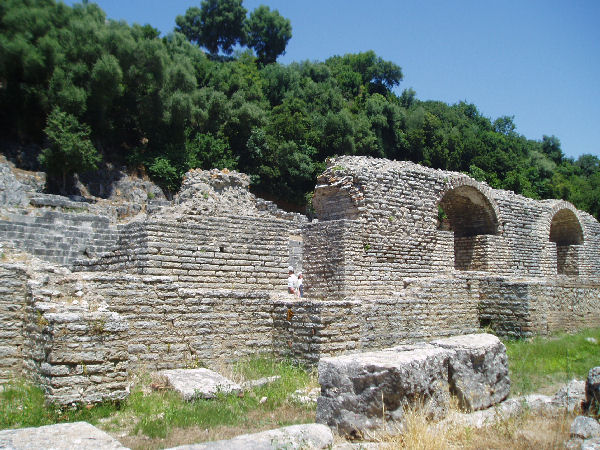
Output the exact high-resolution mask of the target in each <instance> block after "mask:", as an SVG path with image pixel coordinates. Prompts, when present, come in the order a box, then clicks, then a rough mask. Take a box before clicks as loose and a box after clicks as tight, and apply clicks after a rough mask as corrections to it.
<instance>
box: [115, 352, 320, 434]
mask: <svg viewBox="0 0 600 450" xmlns="http://www.w3.org/2000/svg"><path fill="white" fill-rule="evenodd" d="M232 371H233V373H234V374H235V375H238V376H239V377H240V378H243V379H246V380H251V379H257V378H263V377H269V376H274V375H279V376H280V377H281V378H280V379H278V380H276V381H274V382H272V383H269V384H267V385H265V386H262V387H258V388H254V389H252V390H250V391H248V392H245V393H243V394H240V395H238V394H228V395H225V394H219V395H218V396H217V397H216V398H214V399H211V400H203V399H198V400H194V401H191V402H186V401H184V400H182V399H181V398H180V397H179V396H178V395H177V394H176V393H175V392H172V391H162V392H152V393H150V394H144V393H143V392H142V391H141V390H135V391H134V392H132V394H131V396H130V397H129V399H128V400H127V402H126V404H125V408H124V412H125V413H126V412H129V411H130V412H132V413H133V414H134V416H136V417H138V418H139V421H138V423H137V424H136V426H135V429H134V433H135V434H137V433H143V434H145V435H146V436H148V437H151V438H156V437H158V438H164V437H166V436H167V435H168V433H169V431H170V430H172V429H173V428H186V427H191V426H199V427H202V428H211V427H216V426H221V425H225V426H241V427H244V428H246V427H247V428H252V427H253V426H255V425H256V423H254V422H255V420H256V419H255V418H254V417H255V416H257V415H258V416H260V415H263V414H264V415H268V413H270V412H272V411H275V410H277V409H278V408H281V407H282V406H284V405H287V404H290V402H291V401H290V395H291V394H292V393H293V392H294V391H296V390H297V389H300V388H303V387H305V386H307V385H309V384H310V383H311V374H310V373H309V372H307V371H306V370H305V369H304V368H302V367H300V366H297V365H294V364H292V363H291V362H289V361H277V360H275V359H274V358H269V357H259V358H253V359H250V360H246V361H242V362H239V363H237V364H236V365H234V366H233V368H232ZM265 398H266V400H264V399H265ZM261 399H262V400H263V402H262V403H261ZM294 407H295V408H304V409H314V406H312V407H302V406H299V405H294ZM250 413H253V414H252V415H251V414H250ZM250 415H251V416H252V417H249V416H250ZM287 422H288V421H286V420H285V417H282V420H281V421H280V422H278V424H279V423H280V424H282V426H283V425H287V424H289V423H287ZM292 422H293V423H297V421H296V420H292Z"/></svg>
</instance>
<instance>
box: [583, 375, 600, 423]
mask: <svg viewBox="0 0 600 450" xmlns="http://www.w3.org/2000/svg"><path fill="white" fill-rule="evenodd" d="M585 404H586V409H587V410H588V411H590V412H591V413H594V414H598V413H599V412H600V367H593V368H592V369H590V371H589V372H588V377H587V381H586V383H585Z"/></svg>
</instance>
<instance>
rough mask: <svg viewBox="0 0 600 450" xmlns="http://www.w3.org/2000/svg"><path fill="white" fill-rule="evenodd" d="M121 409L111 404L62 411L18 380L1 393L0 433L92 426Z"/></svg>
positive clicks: (70, 408) (36, 388)
mask: <svg viewBox="0 0 600 450" xmlns="http://www.w3.org/2000/svg"><path fill="white" fill-rule="evenodd" d="M118 409H119V405H118V404H116V403H112V402H107V403H100V404H96V405H93V406H91V405H90V407H86V405H79V406H75V407H61V406H58V405H52V404H47V403H45V400H44V392H43V391H42V390H41V389H40V388H38V387H37V386H33V385H31V384H29V383H27V382H25V381H23V380H15V381H12V382H10V383H8V384H7V385H5V386H4V390H3V391H2V392H0V429H6V428H24V427H39V426H42V425H50V424H53V423H61V422H78V421H85V422H89V423H91V424H96V423H98V420H99V419H101V418H104V417H108V416H110V415H111V414H114V413H115V412H116V411H117V410H118Z"/></svg>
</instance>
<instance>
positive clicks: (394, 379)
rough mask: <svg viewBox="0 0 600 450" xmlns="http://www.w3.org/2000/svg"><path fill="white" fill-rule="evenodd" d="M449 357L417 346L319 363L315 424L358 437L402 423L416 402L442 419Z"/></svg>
mask: <svg viewBox="0 0 600 450" xmlns="http://www.w3.org/2000/svg"><path fill="white" fill-rule="evenodd" d="M450 355H451V351H449V350H446V349H443V348H440V347H433V346H431V345H421V346H418V347H415V349H412V350H408V351H402V352H396V351H389V350H388V351H385V350H384V351H378V352H370V353H359V354H353V355H343V356H337V357H331V358H323V359H321V361H320V362H319V369H318V370H319V383H320V384H321V396H320V397H319V398H318V400H317V415H316V421H317V422H318V423H323V424H327V425H329V426H330V427H332V428H333V429H334V430H337V432H338V433H340V434H342V435H348V436H354V437H359V436H361V435H364V434H365V433H366V432H367V431H368V430H372V429H376V428H379V427H380V426H381V425H382V424H383V422H384V420H385V421H398V422H401V420H402V417H403V415H404V409H405V408H406V407H410V406H413V405H418V404H419V403H422V404H423V406H424V408H426V412H427V414H428V415H429V416H430V417H432V418H435V419H439V418H441V417H444V416H445V415H446V412H447V409H448V404H449V397H450V395H449V391H448V383H447V377H448V359H449V357H450Z"/></svg>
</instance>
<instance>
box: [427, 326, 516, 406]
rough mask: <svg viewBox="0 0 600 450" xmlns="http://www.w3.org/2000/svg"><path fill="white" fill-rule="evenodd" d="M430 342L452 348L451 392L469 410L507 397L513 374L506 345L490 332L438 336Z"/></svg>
mask: <svg viewBox="0 0 600 450" xmlns="http://www.w3.org/2000/svg"><path fill="white" fill-rule="evenodd" d="M431 345H434V346H438V347H442V348H445V349H448V350H452V351H453V354H452V356H451V357H450V361H449V367H448V368H449V380H448V381H449V383H450V392H452V394H454V395H456V396H457V398H458V400H459V406H460V407H461V408H463V409H466V410H468V411H476V410H479V409H485V408H489V407H490V406H493V405H496V404H498V403H500V402H501V401H502V400H504V399H505V398H507V397H508V394H509V392H510V378H509V376H508V358H507V356H506V347H505V346H504V344H503V343H502V342H500V339H498V338H497V337H496V336H494V335H491V334H484V333H482V334H467V335H464V336H454V337H450V338H445V339H439V340H436V341H433V342H431Z"/></svg>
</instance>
